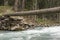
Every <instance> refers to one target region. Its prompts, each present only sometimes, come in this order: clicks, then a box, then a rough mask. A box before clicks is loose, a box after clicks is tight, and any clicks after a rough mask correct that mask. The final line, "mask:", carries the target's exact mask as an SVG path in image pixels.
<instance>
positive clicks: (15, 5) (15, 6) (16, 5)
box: [14, 0, 19, 11]
mask: <svg viewBox="0 0 60 40" xmlns="http://www.w3.org/2000/svg"><path fill="white" fill-rule="evenodd" d="M18 2H19V0H15V4H14V10H15V11H18Z"/></svg>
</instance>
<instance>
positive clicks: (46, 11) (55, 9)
mask: <svg viewBox="0 0 60 40" xmlns="http://www.w3.org/2000/svg"><path fill="white" fill-rule="evenodd" d="M59 12H60V7H54V8H46V9H40V10H31V11H21V12H14V13H11V14H4V16H23V15H36V14H40V13H59Z"/></svg>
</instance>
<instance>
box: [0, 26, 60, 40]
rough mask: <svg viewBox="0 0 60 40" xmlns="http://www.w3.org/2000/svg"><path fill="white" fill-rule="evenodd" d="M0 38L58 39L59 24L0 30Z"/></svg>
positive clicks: (9, 39) (23, 39)
mask: <svg viewBox="0 0 60 40" xmlns="http://www.w3.org/2000/svg"><path fill="white" fill-rule="evenodd" d="M0 40H60V26H54V27H36V28H34V29H28V30H25V31H0Z"/></svg>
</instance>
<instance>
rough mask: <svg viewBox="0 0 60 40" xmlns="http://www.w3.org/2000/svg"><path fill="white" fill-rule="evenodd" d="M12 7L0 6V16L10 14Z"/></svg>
mask: <svg viewBox="0 0 60 40" xmlns="http://www.w3.org/2000/svg"><path fill="white" fill-rule="evenodd" d="M12 12H13V10H12V7H11V6H0V16H1V15H3V14H6V13H12Z"/></svg>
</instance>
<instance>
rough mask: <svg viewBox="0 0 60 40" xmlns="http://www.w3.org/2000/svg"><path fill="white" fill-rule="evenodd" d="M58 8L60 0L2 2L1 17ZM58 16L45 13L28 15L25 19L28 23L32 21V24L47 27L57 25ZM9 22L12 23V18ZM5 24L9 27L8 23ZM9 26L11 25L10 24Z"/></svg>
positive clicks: (9, 0)
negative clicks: (14, 13)
mask: <svg viewBox="0 0 60 40" xmlns="http://www.w3.org/2000/svg"><path fill="white" fill-rule="evenodd" d="M58 6H60V0H0V16H2V15H3V14H8V13H13V12H21V11H27V10H40V9H44V8H52V7H58ZM58 15H59V14H58V13H56V14H52V13H50V14H48V13H43V14H39V15H26V16H24V18H25V19H27V20H26V21H30V22H32V23H37V24H38V23H39V24H43V25H44V26H46V25H45V24H52V23H55V22H56V19H57V18H59V16H58ZM19 17H20V16H19ZM2 18H3V19H4V22H6V20H5V19H6V18H5V17H2ZM12 19H13V18H12ZM1 20H2V19H1ZM7 20H8V21H10V18H8V19H7ZM11 21H12V20H11ZM54 21H55V22H54ZM57 21H58V20H57ZM4 22H3V23H4ZM1 23H2V21H1ZM3 23H2V24H3ZM22 23H23V22H22ZM28 23H29V22H28ZM4 24H6V25H7V22H6V23H4ZM8 24H10V23H9V22H8ZM29 24H30V23H29ZM24 25H25V24H24ZM4 28H5V27H4ZM9 28H10V27H9Z"/></svg>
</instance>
